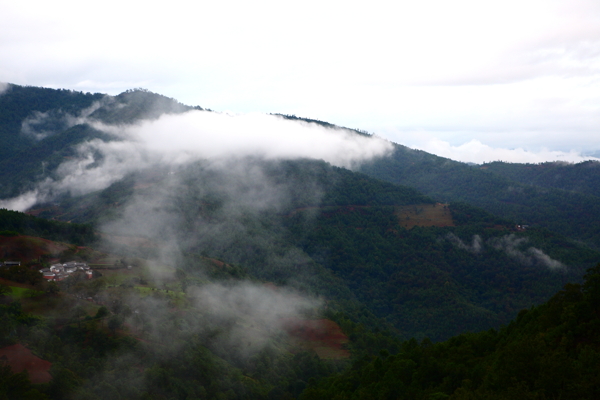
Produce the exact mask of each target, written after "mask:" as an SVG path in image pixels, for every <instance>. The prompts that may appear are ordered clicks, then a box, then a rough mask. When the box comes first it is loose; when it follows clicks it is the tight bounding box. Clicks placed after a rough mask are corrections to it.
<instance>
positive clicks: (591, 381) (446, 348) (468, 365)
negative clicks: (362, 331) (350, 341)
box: [300, 264, 600, 400]
mask: <svg viewBox="0 0 600 400" xmlns="http://www.w3.org/2000/svg"><path fill="white" fill-rule="evenodd" d="M599 284H600V264H599V265H598V266H596V267H594V268H592V269H590V270H589V271H588V273H587V275H586V280H585V282H584V283H583V284H582V285H577V284H568V285H566V286H565V287H564V289H563V290H562V291H560V292H558V293H557V294H556V295H555V296H553V297H552V298H551V299H550V300H549V301H548V302H546V303H545V304H543V305H540V306H537V307H533V308H531V309H529V310H523V311H521V312H520V313H519V316H518V318H517V319H516V320H515V321H512V322H511V323H510V324H508V325H507V326H505V327H503V328H502V329H500V330H499V331H495V330H489V331H483V332H479V333H468V334H461V335H459V336H456V337H453V338H451V339H449V340H447V341H445V342H441V343H436V344H433V343H431V342H430V341H429V340H423V341H422V342H420V343H419V342H417V341H415V340H409V341H406V342H403V343H401V344H400V345H399V346H397V351H395V352H394V353H390V352H389V351H387V350H383V351H381V353H380V354H378V355H377V356H365V357H362V358H360V359H358V360H357V361H355V363H354V364H353V365H352V367H351V368H349V369H348V370H346V371H344V372H343V373H341V374H338V375H333V376H331V377H329V378H325V379H323V380H321V381H320V382H319V383H318V384H315V385H312V386H310V387H309V388H307V389H306V390H305V391H304V392H303V393H302V395H301V396H300V399H332V398H336V399H341V400H343V399H368V398H394V399H396V398H397V399H434V398H435V399H456V400H458V399H484V398H485V399H517V398H518V399H551V398H560V399H590V400H591V399H595V398H597V397H598V394H599V393H598V388H600V380H599V376H598V371H597V368H596V366H597V363H598V362H599V361H600V347H599V344H600V337H599V333H598V332H599V330H598V326H599V325H600V314H599V313H598V310H600V308H599V304H600V302H599V301H598V299H599V298H600V296H598V293H600V285H599Z"/></svg>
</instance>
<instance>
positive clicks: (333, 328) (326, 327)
mask: <svg viewBox="0 0 600 400" xmlns="http://www.w3.org/2000/svg"><path fill="white" fill-rule="evenodd" d="M283 329H284V330H285V331H286V332H287V333H288V334H289V335H290V336H291V337H292V338H294V339H296V340H297V341H298V343H299V345H300V346H301V347H305V348H309V349H311V350H314V351H315V352H316V353H317V355H318V356H319V357H320V358H328V359H345V358H350V352H349V351H348V350H346V349H345V348H344V344H346V343H348V341H349V340H348V336H346V335H345V334H344V333H343V332H342V329H341V328H340V326H339V325H338V324H336V323H335V322H333V321H331V320H328V319H317V320H306V319H299V318H289V319H286V320H284V323H283Z"/></svg>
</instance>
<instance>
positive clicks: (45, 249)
mask: <svg viewBox="0 0 600 400" xmlns="http://www.w3.org/2000/svg"><path fill="white" fill-rule="evenodd" d="M71 248H75V246H70V245H68V244H66V243H59V242H53V241H51V240H47V239H42V238H39V237H33V236H0V258H3V259H5V260H18V261H21V262H29V261H32V260H37V259H39V257H40V256H42V255H49V256H54V257H57V256H58V255H59V254H61V253H62V252H64V251H66V250H69V249H71Z"/></svg>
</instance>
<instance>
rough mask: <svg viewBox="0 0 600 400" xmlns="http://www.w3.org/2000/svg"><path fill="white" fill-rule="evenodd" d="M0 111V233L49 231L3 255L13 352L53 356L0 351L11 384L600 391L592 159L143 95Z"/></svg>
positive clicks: (114, 391) (178, 393)
mask: <svg viewBox="0 0 600 400" xmlns="http://www.w3.org/2000/svg"><path fill="white" fill-rule="evenodd" d="M28 99H30V102H29V103H28ZM71 100H72V101H71ZM0 102H3V103H1V104H3V105H4V106H5V109H4V110H3V112H1V113H0V140H3V141H6V142H11V143H13V144H11V146H12V147H11V148H10V151H6V153H5V154H4V157H2V158H1V161H0V189H1V190H2V195H0V201H2V202H3V203H2V204H7V205H11V206H13V207H15V208H17V207H19V209H26V210H27V213H28V214H24V213H20V212H16V211H8V210H4V209H3V210H0V235H1V236H3V237H5V238H7V239H6V240H4V239H3V240H1V241H0V242H2V243H0V245H1V246H4V247H2V249H3V251H4V254H6V256H5V259H6V258H7V257H8V255H9V254H10V255H11V256H12V255H13V254H17V255H18V254H21V253H19V252H16V251H13V250H14V249H13V248H14V246H18V245H19V243H23V244H24V243H27V246H36V243H38V247H37V248H35V249H32V250H31V251H29V253H31V254H35V255H36V257H29V258H28V259H27V260H26V262H24V263H23V265H15V264H9V265H8V266H7V267H0V268H4V269H3V270H2V272H3V274H2V280H1V281H0V344H1V345H2V346H5V347H3V349H6V347H9V350H10V351H12V350H14V349H21V350H22V347H26V348H27V349H28V351H29V350H30V351H32V352H33V353H34V354H35V355H36V356H37V357H40V358H43V360H46V361H45V362H46V363H51V367H49V368H50V369H49V374H50V375H47V374H46V375H45V377H46V378H45V380H44V381H40V382H37V383H35V384H32V383H31V382H30V381H29V380H28V375H27V373H26V372H23V373H17V374H15V373H14V372H15V371H13V370H11V368H9V367H7V365H5V364H1V365H0V398H1V397H2V395H4V394H6V397H7V398H8V399H13V398H14V399H17V398H18V399H21V398H30V399H47V398H50V399H65V398H68V399H82V400H83V399H99V398H102V399H104V398H111V399H120V398H128V399H171V398H176V399H196V398H199V399H236V398H239V399H294V398H304V399H312V398H328V399H329V398H340V399H346V398H347V399H359V398H416V399H432V398H440V399H441V398H455V399H467V398H492V399H493V398H497V399H504V398H539V399H543V398H590V399H592V398H596V397H597V395H598V393H597V387H598V379H597V374H596V373H595V372H590V371H595V370H594V369H593V366H594V365H597V363H598V359H599V356H598V347H599V345H598V343H599V342H598V337H597V335H596V334H595V333H594V332H595V330H594V329H596V328H597V325H598V320H597V314H598V313H597V310H596V308H597V307H596V305H595V302H597V300H598V299H597V297H598V296H597V293H596V292H598V291H600V289H598V287H597V286H598V281H600V278H599V277H600V266H599V267H595V268H593V269H591V270H589V271H588V273H587V275H586V277H585V281H584V275H585V273H586V272H585V271H586V270H587V269H588V268H590V267H591V266H593V265H595V264H597V263H598V261H599V260H600V252H599V251H597V250H595V248H600V224H598V222H600V221H599V219H600V202H599V201H597V200H598V198H597V197H596V194H595V192H594V191H593V190H594V189H593V187H594V184H593V179H591V178H590V179H588V181H585V180H584V179H583V178H581V179H580V178H578V176H583V175H585V174H584V173H582V172H581V170H579V169H577V168H579V167H576V168H575V167H574V169H573V170H575V169H577V171H579V172H577V173H573V174H572V175H569V176H570V179H571V180H573V181H577V182H578V183H577V184H578V185H580V186H576V185H575V184H574V185H573V186H571V187H568V185H566V180H560V179H554V180H553V181H552V179H550V178H548V176H549V175H548V176H546V178H543V177H542V176H541V175H539V176H537V177H531V176H530V177H529V178H527V179H526V174H524V173H521V172H519V171H520V170H518V169H515V170H510V168H509V167H506V166H504V165H499V166H496V165H486V166H483V167H480V166H469V165H466V164H463V163H458V162H454V161H451V160H447V159H444V158H441V157H437V156H434V155H431V154H427V153H424V152H421V151H414V150H410V149H408V148H405V147H403V146H401V145H392V144H390V143H389V142H384V141H382V140H380V139H378V138H375V137H372V136H370V135H369V134H367V133H366V132H362V131H355V130H351V129H346V128H340V127H336V126H334V125H331V124H329V123H327V122H323V121H318V120H308V119H303V118H298V117H295V116H290V115H269V116H259V117H257V116H252V117H251V118H249V119H244V118H241V119H240V118H237V117H235V116H232V115H229V114H219V113H214V112H212V111H210V110H204V109H202V108H200V107H189V106H185V105H182V104H180V103H178V102H177V101H176V100H174V99H169V98H167V97H164V96H161V95H158V94H155V93H151V92H148V91H146V90H143V89H135V90H131V91H127V92H125V93H122V94H120V95H118V96H104V95H91V94H82V93H74V92H69V91H60V90H52V89H41V88H27V87H19V86H15V85H10V87H9V90H7V91H6V92H4V93H3V94H2V95H0ZM0 109H1V108H0ZM7 110H8V111H7ZM4 111H5V112H4ZM240 121H241V122H240ZM242 122H243V123H244V124H245V123H249V124H251V126H246V125H243V126H240V125H241V124H242ZM282 124H283V125H282ZM219 135H221V136H225V137H226V140H225V141H219V137H221V136H219ZM294 135H295V136H294ZM217 136H219V137H217ZM288 136H289V137H290V138H291V139H287V141H286V140H283V141H281V140H279V139H280V138H288ZM297 138H301V139H302V140H297ZM306 138H309V139H310V140H309V141H308V142H307V141H305V139H306ZM322 138H326V140H323V141H322V140H321V139H322ZM257 143H258V144H257ZM307 143H308V144H307ZM315 143H316V144H320V145H321V147H319V146H317V145H316V144H315ZM328 146H329V147H331V148H332V149H333V150H334V151H323V150H324V149H325V150H331V149H329V147H328ZM336 146H338V147H336ZM298 148H303V151H297V150H298ZM206 149H209V150H206ZM232 149H233V150H232ZM247 149H251V151H247ZM306 149H308V150H309V151H305V150H306ZM313 153H314V154H317V155H318V156H313ZM324 160H328V161H324ZM550 167H551V168H554V166H550ZM482 168H483V169H482ZM502 168H504V172H502V173H501V172H499V171H500V169H502ZM509 170H510V171H512V172H510V173H508V172H507V171H509ZM569 171H571V169H569ZM511 174H512V175H511ZM567 175H568V174H567ZM586 176H587V175H586ZM528 179H529V180H528ZM550 181H552V182H550ZM586 185H589V186H590V189H589V190H586V189H582V188H581V187H583V186H586ZM24 235H28V236H24ZM33 236H37V237H33ZM8 238H10V239H11V240H8ZM41 238H45V239H52V240H57V241H63V242H68V243H69V244H65V243H62V244H49V243H47V242H44V239H41ZM42 244H43V245H42ZM76 245H78V246H79V247H78V246H76ZM83 245H88V246H92V248H84V247H81V246H83ZM11 246H12V247H11ZM23 246H24V245H23ZM44 246H46V247H44ZM48 246H50V247H53V251H49V250H47V249H48V248H49V247H48ZM9 247H10V249H9ZM8 250H10V251H8ZM42 253H43V256H42ZM71 258H73V260H71ZM75 259H76V260H75ZM84 259H85V260H84ZM82 260H83V261H86V262H89V263H90V266H91V267H90V271H89V272H90V273H88V272H87V271H84V270H80V271H72V275H69V276H68V277H66V278H65V277H64V276H63V277H62V279H60V280H56V281H51V282H46V280H45V279H44V278H42V275H41V274H40V273H39V271H40V269H42V268H44V267H46V268H48V269H49V267H50V264H52V263H63V262H68V261H73V262H75V261H82ZM0 261H6V260H0ZM13 261H19V260H13ZM23 261H25V260H23ZM54 267H55V268H58V267H57V266H56V265H55V266H54ZM63 267H65V268H66V264H65V266H63ZM50 275H52V273H51V274H50ZM17 278H19V279H17ZM565 285H566V286H565ZM563 287H564V288H565V289H564V290H563V291H561V292H558V291H559V290H560V289H561V288H563ZM557 292H558V294H556V293H557ZM552 296H554V297H552ZM548 299H550V301H548ZM511 321H513V322H511ZM596 330H597V329H596ZM11 346H16V347H14V348H13V347H11ZM0 347H1V346H0ZM7 351H8V350H7ZM0 360H2V359H0ZM7 360H8V359H7ZM7 362H8V361H7ZM42 364H43V363H42ZM44 365H46V364H44ZM47 372H48V371H47Z"/></svg>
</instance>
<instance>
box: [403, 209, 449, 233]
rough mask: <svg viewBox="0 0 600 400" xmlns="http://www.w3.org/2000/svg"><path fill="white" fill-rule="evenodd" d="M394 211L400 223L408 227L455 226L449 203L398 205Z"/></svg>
mask: <svg viewBox="0 0 600 400" xmlns="http://www.w3.org/2000/svg"><path fill="white" fill-rule="evenodd" d="M394 213H395V214H396V215H397V216H398V221H399V222H400V225H402V226H403V227H405V228H408V229H410V228H412V227H413V226H455V225H454V221H453V220H452V213H451V212H450V208H449V207H448V205H447V204H442V203H436V204H413V205H410V206H396V209H395V212H394Z"/></svg>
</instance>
